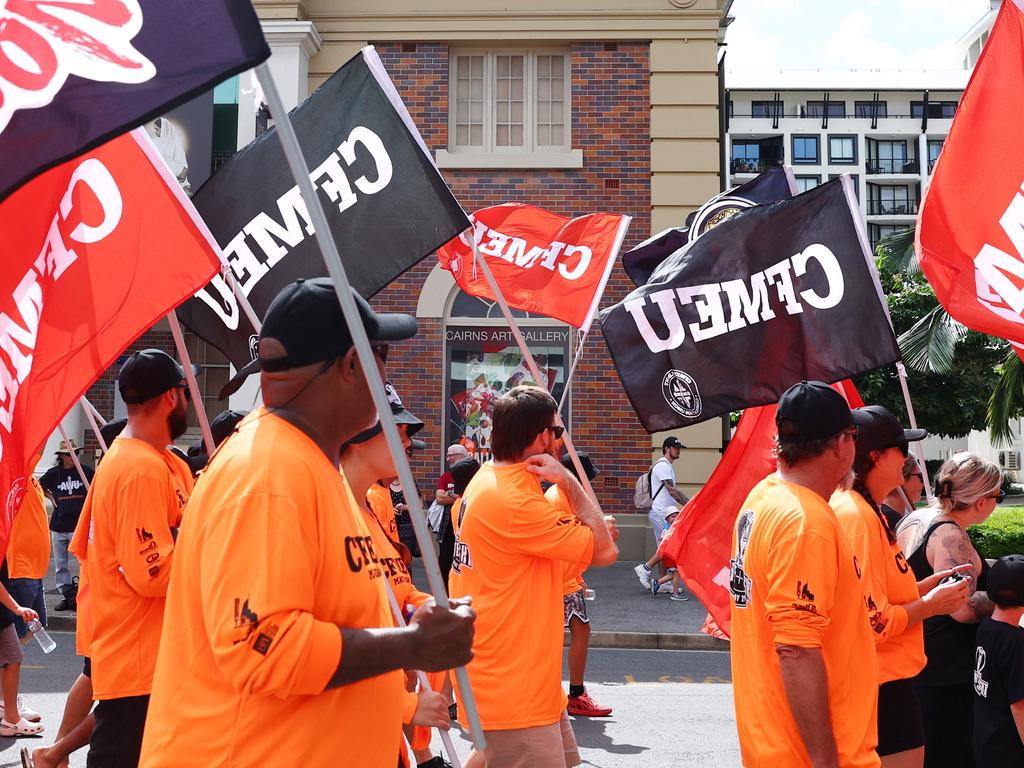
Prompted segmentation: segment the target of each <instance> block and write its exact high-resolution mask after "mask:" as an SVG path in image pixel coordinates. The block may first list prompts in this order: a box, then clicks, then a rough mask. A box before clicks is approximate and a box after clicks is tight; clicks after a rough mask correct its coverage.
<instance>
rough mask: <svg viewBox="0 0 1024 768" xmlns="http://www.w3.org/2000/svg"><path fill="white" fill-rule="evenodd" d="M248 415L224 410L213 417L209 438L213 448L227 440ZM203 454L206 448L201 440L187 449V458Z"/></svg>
mask: <svg viewBox="0 0 1024 768" xmlns="http://www.w3.org/2000/svg"><path fill="white" fill-rule="evenodd" d="M248 413H249V412H248V411H232V410H225V411H221V412H220V413H218V414H217V415H216V416H214V417H213V421H211V422H210V436H211V437H212V438H213V447H214V448H216V447H217V446H218V445H220V444H221V443H223V442H224V441H225V440H227V439H228V437H230V436H231V433H232V432H234V431H235V427H237V426H238V422H240V421H241V420H242V419H244V418H245V417H246V416H247V415H248ZM205 454H206V446H205V445H204V444H203V441H202V440H201V439H200V440H196V441H195V442H194V443H192V445H190V446H189V447H188V455H189V456H203V455H205Z"/></svg>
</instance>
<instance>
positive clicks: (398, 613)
mask: <svg viewBox="0 0 1024 768" xmlns="http://www.w3.org/2000/svg"><path fill="white" fill-rule="evenodd" d="M384 586H385V587H387V590H388V602H390V603H391V613H392V614H394V616H395V623H396V624H397V625H398V626H400V627H404V626H406V622H405V616H403V615H402V609H401V608H400V607H399V606H398V598H396V597H395V592H394V590H392V589H391V582H389V581H387V580H385V582H384ZM416 678H417V679H418V680H419V681H420V688H422V689H423V690H424V691H430V690H433V689H432V688H431V687H430V681H429V680H427V676H426V674H425V673H424V672H423V671H422V670H419V669H417V670H416ZM437 735H438V736H440V737H441V743H442V744H443V745H444V751H445V752H447V753H448V762H449V763H451V764H452V768H462V763H460V762H459V756H458V755H457V754H456V753H455V745H454V744H452V737H451V736H449V735H448V731H445V730H443V729H441V728H438V729H437Z"/></svg>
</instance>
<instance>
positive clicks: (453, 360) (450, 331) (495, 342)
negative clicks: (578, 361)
mask: <svg viewBox="0 0 1024 768" xmlns="http://www.w3.org/2000/svg"><path fill="white" fill-rule="evenodd" d="M512 313H513V315H514V316H515V317H516V319H517V324H518V325H519V327H520V329H521V330H522V332H523V336H524V337H525V338H526V343H527V346H528V347H529V349H530V352H531V353H532V354H533V357H534V359H535V360H536V362H537V367H538V368H539V369H540V371H541V374H542V375H543V376H546V377H547V380H546V381H545V382H544V384H545V385H546V386H547V387H548V389H550V390H551V394H552V395H553V396H554V398H555V399H556V400H560V399H561V397H562V392H563V391H564V388H565V375H566V369H567V366H568V364H569V360H570V356H569V355H570V339H571V337H572V329H571V328H570V327H569V326H568V325H566V324H565V323H563V322H560V321H558V320H552V319H551V318H549V317H543V316H541V315H535V314H531V313H529V312H523V311H520V310H515V309H514V310H512ZM444 337H445V378H446V381H445V440H446V444H447V445H451V444H452V443H462V444H463V445H465V446H466V447H467V448H469V449H470V451H471V452H474V453H475V454H476V457H477V459H478V460H481V461H485V460H487V459H489V458H490V457H491V451H490V443H491V412H492V409H493V406H494V402H495V401H496V400H497V399H498V398H499V397H500V396H501V395H503V394H504V393H505V392H508V390H510V389H511V388H512V387H514V386H517V385H519V384H529V383H533V380H534V377H533V375H532V374H531V373H530V371H529V369H528V366H527V365H526V363H525V362H524V361H523V357H522V354H521V353H520V351H519V346H518V345H517V344H516V340H515V337H514V336H513V334H512V331H511V329H509V327H508V324H507V323H506V322H505V318H504V317H502V314H501V310H500V308H499V307H498V305H497V303H496V302H493V301H489V300H487V299H480V298H477V297H474V296H470V295H468V294H466V293H464V292H463V291H462V290H460V289H459V288H457V287H456V288H455V289H454V290H453V291H452V294H451V296H449V299H448V304H447V311H446V312H445V334H444ZM562 418H563V419H565V420H566V423H568V421H569V408H568V404H566V406H565V408H564V409H563V411H562Z"/></svg>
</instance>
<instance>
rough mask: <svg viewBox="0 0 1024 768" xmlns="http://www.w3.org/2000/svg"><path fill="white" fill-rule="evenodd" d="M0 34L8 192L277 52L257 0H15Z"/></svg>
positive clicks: (2, 151)
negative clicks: (260, 16) (265, 35)
mask: <svg viewBox="0 0 1024 768" xmlns="http://www.w3.org/2000/svg"><path fill="white" fill-rule="evenodd" d="M0 43H3V44H6V45H0V200H3V199H4V198H6V197H7V196H8V195H9V194H10V193H11V192H13V191H14V190H15V189H16V188H17V187H19V186H20V185H22V184H24V183H25V182H26V181H28V180H29V179H30V178H32V177H33V176H35V175H36V174H39V173H42V172H43V171H45V170H47V169H48V168H52V167H53V166H55V165H58V164H60V163H62V162H64V161H65V160H68V159H70V158H72V157H74V156H76V155H78V154H80V153H82V152H86V151H88V150H90V149H92V148H93V147H97V146H99V145H100V144H103V143H104V142H106V141H107V140H108V139H112V138H113V137H115V136H117V135H119V134H122V133H124V132H125V131H128V130H130V129H132V128H135V127H136V126H139V125H142V124H143V123H145V122H147V121H148V120H152V119H153V118H155V117H158V116H160V115H162V114H164V113H165V112H167V111H168V110H170V109H172V108H173V107H175V106H177V105H178V104H182V103H184V102H186V101H188V100H189V99H191V98H192V97H193V96H196V95H198V94H200V93H202V92H204V91H207V90H209V89H210V88H212V87H213V86H214V85H216V84H217V83H219V82H221V81H222V80H224V79H226V78H228V77H230V76H232V75H234V74H237V73H239V72H243V71H245V70H247V69H251V68H252V67H254V66H256V65H257V64H259V63H260V62H262V61H264V60H265V59H267V58H268V57H269V56H270V48H268V47H267V43H266V41H265V40H264V39H263V33H262V31H261V30H260V24H259V20H258V19H257V18H256V13H255V12H254V11H253V9H252V5H251V4H250V3H249V2H248V0H88V2H86V1H84V0H77V1H76V2H67V1H66V0H65V1H64V2H56V1H55V2H40V0H8V2H6V3H4V2H0ZM14 51H17V52H18V56H17V57H15V56H13V55H11V54H12V53H13V52H14Z"/></svg>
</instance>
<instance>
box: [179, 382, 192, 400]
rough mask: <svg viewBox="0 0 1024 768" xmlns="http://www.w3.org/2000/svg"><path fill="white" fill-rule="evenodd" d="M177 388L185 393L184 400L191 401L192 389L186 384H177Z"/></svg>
mask: <svg viewBox="0 0 1024 768" xmlns="http://www.w3.org/2000/svg"><path fill="white" fill-rule="evenodd" d="M178 389H180V390H181V391H182V392H184V393H185V401H186V402H189V403H191V402H192V390H191V389H189V388H188V384H179V385H178Z"/></svg>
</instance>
